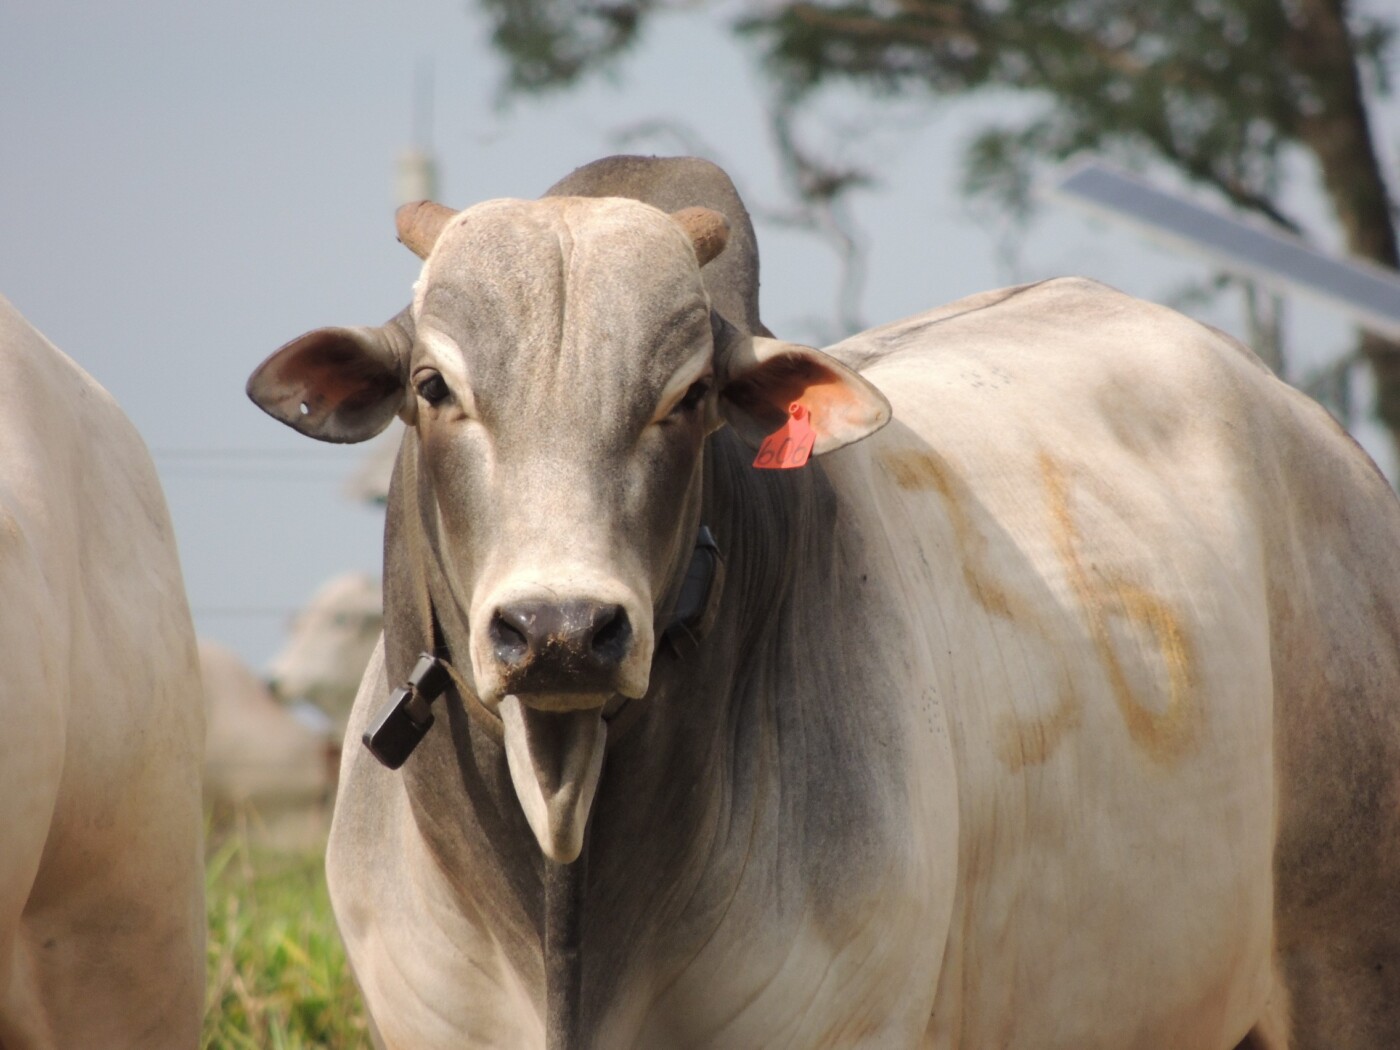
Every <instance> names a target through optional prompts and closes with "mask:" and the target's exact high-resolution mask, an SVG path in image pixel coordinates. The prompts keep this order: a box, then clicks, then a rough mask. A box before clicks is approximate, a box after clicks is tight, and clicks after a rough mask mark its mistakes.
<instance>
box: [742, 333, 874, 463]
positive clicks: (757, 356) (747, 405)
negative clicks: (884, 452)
mask: <svg viewBox="0 0 1400 1050" xmlns="http://www.w3.org/2000/svg"><path fill="white" fill-rule="evenodd" d="M726 327H727V326H726ZM731 331H732V330H731ZM718 355H719V360H720V362H721V365H720V374H721V375H722V376H723V380H722V382H723V386H722V388H721V390H720V412H721V413H722V414H723V415H724V417H725V419H726V420H727V421H728V422H729V424H730V426H732V427H734V429H735V430H737V431H738V432H739V435H740V436H741V437H742V438H743V439H744V440H745V441H746V442H747V443H748V444H749V445H750V446H752V447H753V448H757V447H758V446H759V445H760V444H761V443H762V441H763V439H764V438H765V437H767V436H768V435H769V434H771V433H773V431H775V430H777V429H778V428H779V427H781V426H782V425H783V424H784V423H785V422H786V421H787V419H788V409H789V407H790V406H791V405H792V404H793V403H794V402H798V403H800V404H801V405H802V406H803V407H804V408H806V409H807V413H808V416H809V418H810V420H811V424H812V429H813V430H815V431H816V435H817V440H816V444H815V445H814V446H813V447H812V452H813V454H815V455H821V454H822V453H823V452H832V451H834V450H835V449H838V448H841V447H842V446H843V445H849V444H850V443H851V442H853V441H859V440H860V439H861V438H863V437H869V436H870V435H871V434H873V433H875V431H877V430H879V429H880V428H881V427H882V426H884V425H885V424H886V423H888V422H889V421H890V403H889V402H888V401H887V400H886V399H885V395H884V394H882V393H880V391H879V390H877V389H876V388H875V386H874V385H873V384H872V383H870V381H869V380H867V379H864V378H863V377H861V376H860V375H859V374H857V373H856V372H853V371H852V370H851V369H849V368H847V367H846V366H845V365H843V364H841V362H839V361H837V360H836V359H835V358H833V357H829V356H828V355H826V354H824V353H822V352H821V351H820V350H813V349H812V348H811V347H810V346H799V345H798V344H797V343H788V342H784V341H783V340H781V339H771V338H768V337H766V336H751V335H737V334H736V338H734V340H733V341H732V342H730V343H729V345H727V346H724V347H721V348H719V349H718Z"/></svg>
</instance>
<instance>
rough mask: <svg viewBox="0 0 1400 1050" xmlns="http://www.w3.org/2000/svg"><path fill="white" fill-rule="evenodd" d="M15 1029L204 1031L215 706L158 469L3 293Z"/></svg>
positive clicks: (0, 887)
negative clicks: (205, 792)
mask: <svg viewBox="0 0 1400 1050" xmlns="http://www.w3.org/2000/svg"><path fill="white" fill-rule="evenodd" d="M0 595H3V601H0V651H3V654H4V656H3V659H4V676H3V685H0V713H3V718H4V728H3V731H0V799H3V800H4V808H5V812H6V814H7V816H6V818H5V820H4V822H3V831H0V1047H4V1048H5V1050H66V1048H70V1047H71V1048H76V1047H84V1048H87V1047H93V1048H97V1047H101V1048H102V1050H119V1048H127V1050H151V1048H170V1050H176V1048H178V1050H188V1048H189V1047H193V1046H195V1045H197V1043H198V1041H199V1030H200V1017H201V1014H202V1013H203V1009H204V857H203V850H202V843H201V833H202V815H201V811H200V791H199V778H200V764H201V760H202V758H203V750H204V710H203V705H202V703H201V700H200V679H199V666H198V664H197V662H196V659H195V642H194V629H193V627H192V625H191V623H190V614H189V609H188V607H187V605H186V602H185V591H184V584H183V581H182V580H181V576H180V565H179V561H178V559H177V557H176V551H175V537H174V535H173V534H172V532H171V528H170V517H169V515H168V513H167V512H166V507H165V501H164V498H163V497H162V495H161V490H160V484H159V483H158V481H157V480H156V472H155V468H154V466H153V465H152V463H151V458H150V456H149V455H148V454H147V452H146V448H145V446H144V445H143V444H142V442H141V439H140V437H138V436H137V434H136V431H135V430H134V429H133V428H132V426H131V424H130V422H129V421H128V420H127V419H126V417H125V416H124V415H122V412H121V410H120V409H119V408H118V407H117V405H116V404H115V402H113V401H112V399H111V397H110V396H108V394H107V393H106V391H104V390H103V389H102V388H101V387H100V386H98V385H97V383H96V382H94V381H93V380H92V378H91V377H89V376H88V375H87V374H86V373H85V372H83V371H82V370H81V369H80V368H79V367H78V366H77V365H76V364H74V363H73V362H72V361H71V360H69V359H68V358H67V357H65V356H64V355H63V354H62V353H60V352H59V351H58V350H57V349H55V348H54V347H53V345H52V344H50V343H49V342H48V341H47V340H45V339H44V337H43V336H42V335H40V334H39V333H38V332H37V331H35V330H34V329H33V328H32V327H31V326H30V325H29V324H28V322H26V321H25V320H24V318H23V317H21V316H20V314H19V313H18V312H17V311H16V310H15V309H14V307H12V306H11V305H10V304H9V302H8V301H6V300H5V299H3V298H0Z"/></svg>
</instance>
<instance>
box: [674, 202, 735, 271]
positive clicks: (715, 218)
mask: <svg viewBox="0 0 1400 1050" xmlns="http://www.w3.org/2000/svg"><path fill="white" fill-rule="evenodd" d="M671 218H673V219H675V220H676V222H678V223H680V224H681V229H683V230H685V232H686V233H687V234H688V235H689V237H690V243H691V244H692V245H693V246H694V247H695V258H697V259H698V260H700V265H701V266H704V265H705V264H706V263H707V262H709V261H710V260H711V259H713V258H714V257H715V256H716V255H718V254H719V253H720V252H722V251H724V246H725V245H726V244H728V243H729V220H728V219H726V218H725V217H724V216H723V215H721V214H720V213H719V212H717V211H715V210H714V209H712V208H682V209H681V210H680V211H676V212H672V213H671Z"/></svg>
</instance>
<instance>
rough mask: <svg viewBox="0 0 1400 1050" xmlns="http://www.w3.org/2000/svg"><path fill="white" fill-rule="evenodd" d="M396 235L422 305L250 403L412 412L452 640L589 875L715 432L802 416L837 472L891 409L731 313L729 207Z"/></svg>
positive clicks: (585, 215)
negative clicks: (713, 302) (600, 820)
mask: <svg viewBox="0 0 1400 1050" xmlns="http://www.w3.org/2000/svg"><path fill="white" fill-rule="evenodd" d="M397 223H398V230H399V236H400V239H401V240H402V241H403V242H404V244H406V245H407V246H408V247H410V248H411V249H412V250H413V251H414V252H415V253H417V254H418V255H419V256H421V257H423V258H424V259H425V264H424V267H423V272H422V275H421V277H420V279H419V281H418V283H417V285H416V286H415V294H414V299H413V304H412V306H411V307H410V308H409V309H408V310H406V311H404V313H402V314H400V315H399V316H398V317H396V318H394V319H393V320H392V321H390V322H389V323H387V324H385V325H383V326H381V327H378V328H323V329H318V330H316V331H314V332H310V333H308V334H307V335H303V336H301V337H300V338H298V339H295V340H293V341H292V342H290V343H288V344H287V345H286V346H284V347H282V348H281V349H280V350H278V351H277V352H276V353H274V354H273V355H272V356H271V357H269V358H268V359H267V360H266V361H265V362H264V363H263V364H262V365H261V366H259V368H258V369H257V370H256V371H255V372H254V373H253V375H252V377H251V378H250V380H249V382H248V394H249V396H250V397H251V398H252V399H253V401H255V402H256V403H257V404H258V405H259V406H260V407H261V408H262V409H263V410H264V411H266V412H268V413H269V414H270V415H272V416H273V417H275V418H277V419H279V420H281V421H282V422H284V423H286V424H287V425H289V426H291V427H294V428H295V429H297V430H299V431H301V432H302V433H304V434H307V435H308V436H310V437H314V438H317V439H319V440H323V441H337V442H354V441H364V440H366V439H368V438H370V437H373V436H374V435H375V434H378V433H379V432H380V431H381V430H383V429H384V428H385V427H386V426H387V425H388V424H389V422H390V421H391V420H392V419H393V417H394V416H395V415H397V416H399V417H400V418H401V419H402V420H403V421H404V423H405V424H406V425H407V426H409V427H410V428H412V430H413V431H414V437H415V439H416V448H417V455H418V462H417V466H416V476H417V477H418V478H419V484H426V485H428V486H430V487H431V491H432V499H431V500H430V501H426V502H425V501H423V500H419V502H418V507H419V508H421V507H425V506H426V507H430V508H432V513H431V514H423V513H422V512H421V510H419V509H417V508H415V513H419V514H420V517H421V527H422V529H423V530H424V532H425V533H426V534H427V536H428V544H427V546H428V547H429V548H431V549H432V550H434V551H436V552H437V553H438V556H439V558H440V560H441V566H440V569H441V576H442V581H441V589H442V590H443V592H444V594H445V595H446V600H448V601H450V602H451V603H452V605H453V607H454V610H455V612H457V613H459V614H460V615H459V616H458V617H457V618H458V620H459V621H460V622H461V623H462V624H464V625H465V632H464V633H465V634H466V635H467V637H450V638H449V639H448V642H449V644H450V645H451V646H452V648H453V654H454V658H455V661H456V665H457V668H458V670H459V671H460V672H461V673H462V675H463V677H464V679H465V680H466V682H467V684H468V685H469V686H470V690H471V692H472V693H473V694H474V695H475V697H476V698H478V699H479V700H480V702H481V703H482V705H483V706H485V707H486V708H487V709H488V710H490V711H494V712H496V714H497V715H498V716H499V717H500V719H501V722H502V726H503V734H504V739H505V745H506V757H507V761H508V764H509V767H510V773H511V777H512V781H513V783H514V785H515V789H516V794H517V797H518V798H519V799H520V802H521V805H522V807H523V809H524V811H525V814H526V816H527V818H528V820H529V823H530V826H531V828H532V829H533V831H534V832H535V835H536V837H537V838H538V840H539V842H540V845H541V847H542V848H543V849H544V851H545V853H546V854H547V855H549V856H551V857H553V858H554V859H556V860H563V861H567V860H571V859H573V857H574V856H576V855H577V854H578V851H579V849H580V847H581V844H582V838H583V827H584V824H585V822H586V820H587V814H588V810H589V808H590V806H591V804H592V797H593V792H594V789H595V787H596V785H597V780H598V776H599V770H600V768H601V763H602V755H603V749H604V746H605V741H606V735H607V734H606V721H605V718H604V715H605V713H606V712H607V711H609V710H611V709H612V707H614V706H615V705H616V704H617V703H618V702H619V701H620V699H621V698H640V697H642V696H644V695H645V693H646V692H647V688H648V683H649V679H650V674H651V662H652V656H653V651H654V648H655V636H656V629H655V624H656V623H657V622H658V620H659V618H660V617H661V616H662V614H663V612H664V610H665V607H666V605H667V603H668V602H673V601H674V599H675V594H676V591H677V589H678V587H679V583H680V580H681V578H682V577H683V575H684V573H685V570H686V566H687V564H688V561H689V557H690V554H691V540H692V538H693V537H694V535H695V530H696V527H697V525H698V522H699V518H700V507H701V501H702V491H701V490H702V476H703V471H702V470H701V469H700V463H701V451H702V448H703V446H704V443H705V441H706V439H707V438H708V437H709V435H710V434H712V433H713V432H714V431H715V430H717V429H718V428H720V427H721V426H723V425H725V424H726V423H728V424H730V425H732V426H733V427H734V428H735V429H736V430H737V431H738V432H739V433H740V435H742V436H743V437H744V439H745V440H746V441H748V442H749V443H750V444H753V445H756V444H757V442H758V441H759V440H761V439H762V437H763V436H764V435H765V434H767V433H769V432H770V431H772V430H773V429H775V428H776V427H778V426H780V425H781V424H782V423H783V422H784V421H785V420H786V419H787V417H788V411H789V406H791V405H793V404H794V403H797V404H801V405H802V406H803V407H804V408H805V409H806V410H807V411H806V414H807V416H808V417H809V418H810V422H811V425H812V428H813V430H814V431H815V445H814V449H813V451H814V452H815V453H816V454H818V455H820V454H822V453H825V452H829V451H832V450H833V449H837V448H840V447H841V446H843V445H845V444H847V443H849V442H852V441H855V440H858V439H859V438H862V437H864V436H865V435H867V434H869V433H871V432H873V431H874V430H876V429H878V428H879V427H880V426H882V425H883V424H884V423H885V422H886V420H887V419H888V418H889V406H888V404H887V403H886V401H885V399H884V397H883V396H882V395H881V394H880V393H879V392H878V391H876V390H875V389H874V388H873V387H871V386H870V385H869V384H868V383H867V382H866V381H865V380H863V379H862V378H860V377H859V376H858V375H856V374H855V373H853V372H852V371H850V370H849V369H847V368H846V367H844V366H843V365H841V364H840V363H838V362H837V361H835V360H833V359H832V358H830V357H827V356H826V355H824V354H821V353H819V352H818V351H816V350H813V349H811V348H809V347H804V346H798V345H795V344H792V343H786V342H782V341H780V340H775V339H769V338H764V337H755V336H752V335H750V334H748V333H743V332H739V331H736V330H735V329H734V328H732V327H731V326H729V325H728V324H727V323H725V322H724V321H723V320H722V319H720V318H718V317H716V316H715V315H714V313H713V311H712V310H711V307H710V303H709V298H708V296H707V294H706V291H705V285H704V280H703V278H702V274H701V268H702V267H703V266H704V265H705V264H706V263H707V262H709V261H710V260H711V259H713V258H715V257H716V256H718V255H719V254H720V253H721V252H722V251H723V249H724V246H725V243H726V239H727V224H726V222H725V220H724V217H723V216H722V215H720V214H719V213H717V212H714V211H710V210H707V209H704V208H688V209H685V210H684V211H681V212H677V213H674V214H672V215H667V214H665V213H663V212H660V211H658V210H656V209H654V208H652V207H650V206H649V205H646V204H642V203H640V202H637V201H633V200H624V199H619V198H602V199H585V198H570V197H556V198H546V199H544V200H540V201H518V200H509V201H490V202H487V203H485V204H481V205H478V206H476V207H474V208H471V209H468V210H467V211H464V212H460V213H458V212H452V211H450V210H449V209H446V208H443V207H442V206H440V205H435V204H431V203H427V202H420V203H418V204H414V205H408V206H406V207H405V208H402V209H400V211H399V213H398V216H397ZM439 598H440V600H441V596H439ZM468 655H469V657H470V659H469V661H467V660H464V659H463V657H466V656H468ZM468 664H469V667H468V666H467V665H468Z"/></svg>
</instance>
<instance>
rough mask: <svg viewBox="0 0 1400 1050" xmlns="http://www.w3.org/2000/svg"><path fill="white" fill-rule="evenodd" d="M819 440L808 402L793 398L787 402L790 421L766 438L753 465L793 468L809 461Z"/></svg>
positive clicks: (770, 468)
mask: <svg viewBox="0 0 1400 1050" xmlns="http://www.w3.org/2000/svg"><path fill="white" fill-rule="evenodd" d="M816 443H817V432H816V431H815V430H813V429H812V421H811V419H810V418H809V417H808V415H807V406H805V405H804V404H802V402H800V401H794V402H793V403H792V404H791V405H789V406H788V421H787V422H786V423H784V424H783V425H782V426H781V427H780V428H779V429H777V430H775V431H773V433H771V434H769V435H768V436H767V437H766V438H764V439H763V444H761V445H759V446H758V455H757V456H755V457H754V461H753V465H754V466H755V467H757V468H758V469H759V470H794V469H796V468H797V467H800V466H803V465H804V464H806V462H807V460H808V459H810V458H811V456H812V446H813V445H815V444H816Z"/></svg>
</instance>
